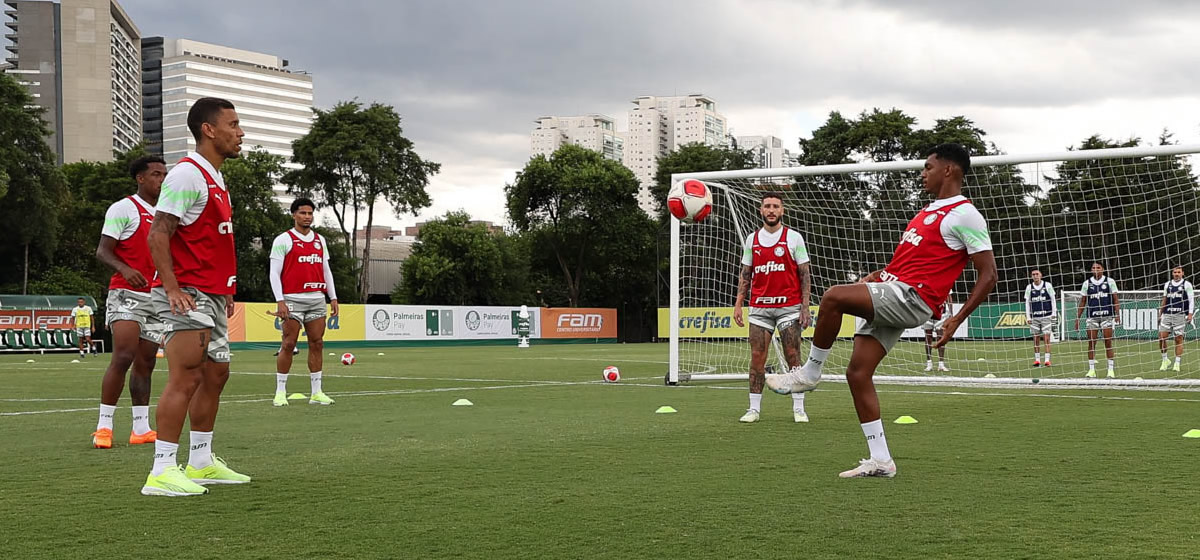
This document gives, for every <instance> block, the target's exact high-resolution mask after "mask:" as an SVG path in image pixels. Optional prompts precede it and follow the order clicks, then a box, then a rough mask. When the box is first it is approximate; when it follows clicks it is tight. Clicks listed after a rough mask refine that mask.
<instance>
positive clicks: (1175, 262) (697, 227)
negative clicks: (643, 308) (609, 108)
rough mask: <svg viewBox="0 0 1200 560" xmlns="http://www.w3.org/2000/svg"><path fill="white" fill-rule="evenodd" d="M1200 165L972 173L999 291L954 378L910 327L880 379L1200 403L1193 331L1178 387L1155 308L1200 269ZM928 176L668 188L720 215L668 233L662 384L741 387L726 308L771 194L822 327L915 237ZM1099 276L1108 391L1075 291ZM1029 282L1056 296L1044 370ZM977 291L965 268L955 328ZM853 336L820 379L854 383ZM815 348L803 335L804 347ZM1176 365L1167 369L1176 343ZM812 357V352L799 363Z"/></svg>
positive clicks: (1096, 158) (790, 176)
mask: <svg viewBox="0 0 1200 560" xmlns="http://www.w3.org/2000/svg"><path fill="white" fill-rule="evenodd" d="M1198 152H1200V146H1175V145H1166V146H1153V147H1136V148H1114V149H1100V150H1087V151H1082V150H1081V151H1068V152H1062V153H1055V154H1037V155H1028V156H1019V155H1018V156H1010V155H999V156H983V157H976V158H973V161H972V165H971V171H970V173H969V174H968V175H967V177H966V179H965V181H964V188H963V194H964V195H966V196H967V198H969V199H970V200H971V201H972V202H973V203H974V204H975V206H976V207H978V208H979V211H980V212H981V213H982V214H983V216H984V217H985V218H986V219H987V221H988V228H989V230H990V233H991V239H992V245H993V248H994V252H995V256H996V264H997V272H998V273H999V282H998V283H997V285H996V288H995V289H994V290H993V292H992V294H991V295H990V296H989V297H988V299H987V301H986V302H985V303H984V304H983V305H981V306H980V307H979V308H978V309H976V310H975V311H974V313H973V314H972V315H971V316H970V317H969V319H968V320H967V321H966V322H964V323H963V324H962V326H961V327H959V329H958V331H957V332H955V333H954V334H953V340H952V342H951V343H950V344H949V345H947V347H946V349H945V359H944V361H943V362H942V363H944V364H945V366H946V367H945V369H946V370H948V371H940V370H939V367H938V364H939V361H940V360H939V355H938V353H937V351H936V350H933V351H932V352H931V353H930V352H927V349H926V343H925V331H924V330H923V329H922V328H920V327H917V328H914V329H910V330H909V331H907V332H906V333H905V335H904V338H903V339H902V340H901V342H900V343H899V344H898V345H897V346H896V347H895V348H894V349H893V350H892V352H891V353H890V354H889V355H888V356H887V358H886V359H885V360H884V361H883V363H882V364H881V365H880V368H879V370H878V373H877V376H876V380H877V382H878V381H882V382H903V383H950V384H958V385H973V384H1033V383H1040V384H1042V385H1064V386H1075V385H1079V386H1111V387H1129V388H1132V387H1172V388H1184V387H1196V388H1200V347H1197V346H1196V345H1195V344H1194V341H1195V339H1196V338H1197V337H1198V336H1200V331H1198V330H1197V329H1195V328H1194V327H1193V326H1191V325H1189V326H1187V329H1186V333H1185V339H1186V340H1185V343H1184V346H1185V354H1184V356H1183V360H1182V362H1181V368H1180V370H1179V371H1174V369H1173V368H1171V367H1168V368H1167V370H1166V371H1160V365H1161V364H1162V361H1163V359H1162V354H1161V352H1160V347H1159V344H1160V343H1159V340H1158V325H1159V317H1158V315H1159V304H1160V303H1161V301H1162V294H1163V284H1164V283H1165V282H1166V281H1167V280H1168V279H1170V274H1171V268H1172V267H1173V266H1182V267H1184V270H1185V277H1187V276H1186V275H1187V274H1192V273H1194V272H1195V270H1194V269H1195V268H1196V266H1198V265H1200V222H1198V221H1197V220H1196V216H1198V215H1200V183H1198V182H1197V179H1196V177H1195V175H1194V174H1193V171H1192V167H1191V162H1192V157H1193V154H1195V153H1198ZM923 163H924V162H923V161H894V162H884V163H865V164H846V165H829V166H814V167H792V168H780V169H754V170H742V171H722V172H709V173H690V174H678V175H674V176H673V177H672V180H674V181H680V180H684V179H699V180H701V181H704V182H705V183H706V184H707V185H708V186H709V187H710V189H711V190H712V193H713V212H712V214H711V215H710V216H709V217H708V218H707V219H706V220H705V221H703V222H701V223H699V224H682V223H680V222H679V221H678V220H675V219H673V218H672V220H671V261H670V283H671V285H670V296H671V301H670V307H669V309H664V310H662V312H661V313H660V317H661V319H662V320H664V321H667V324H668V325H669V330H670V360H669V366H668V367H669V369H668V373H667V378H666V380H667V382H668V383H671V384H673V383H677V382H680V381H695V380H709V379H744V378H746V376H747V372H748V371H749V357H750V352H749V344H748V342H747V333H748V327H738V326H737V325H736V323H735V322H734V321H733V303H734V301H735V299H736V296H737V283H738V274H739V271H740V268H741V263H740V261H741V257H742V243H743V241H744V240H745V238H746V236H747V235H748V234H749V233H750V232H752V231H754V230H755V229H757V228H759V227H761V225H762V218H761V216H760V214H759V210H758V208H759V205H760V202H761V195H762V193H763V192H766V191H775V192H778V193H780V194H782V196H783V204H784V208H785V214H784V219H783V223H784V225H786V226H788V227H790V228H792V229H795V230H797V231H799V232H800V233H801V234H802V235H803V236H804V239H805V243H806V245H807V248H808V253H809V255H810V257H811V259H812V273H813V277H814V280H813V293H812V296H813V297H812V310H813V314H814V316H815V314H816V310H817V306H818V305H819V304H820V301H821V294H822V293H823V292H824V290H826V289H827V288H829V287H830V286H833V285H835V284H842V283H850V282H854V281H855V280H857V279H858V278H860V277H862V276H864V275H866V274H868V273H870V272H872V271H874V270H878V269H881V268H883V267H884V266H885V265H886V264H887V262H888V261H889V260H890V258H891V256H892V252H893V251H894V250H895V248H896V244H897V242H898V240H899V238H900V234H901V233H902V232H903V231H904V228H905V227H906V226H907V225H908V221H909V220H910V219H912V216H914V215H915V214H916V212H917V211H919V209H920V208H922V207H923V206H924V205H925V204H927V203H928V201H929V196H928V194H926V193H925V192H924V190H923V188H922V186H921V181H920V169H921V168H922V166H923ZM1096 261H1099V262H1101V263H1102V264H1103V265H1104V266H1105V267H1106V270H1107V275H1108V276H1109V277H1111V278H1112V279H1113V280H1114V281H1115V282H1116V285H1117V288H1118V290H1119V292H1120V293H1119V295H1118V297H1119V298H1120V318H1121V321H1120V323H1119V325H1117V326H1116V328H1115V329H1114V332H1113V335H1112V338H1111V341H1110V344H1111V346H1112V348H1113V352H1114V353H1115V357H1114V364H1115V368H1114V370H1115V374H1116V377H1115V378H1113V379H1107V378H1106V375H1105V374H1106V370H1107V358H1106V346H1105V341H1104V340H1103V331H1101V332H1100V333H1099V336H1098V337H1097V338H1098V340H1097V341H1096V342H1095V359H1096V364H1097V365H1096V371H1097V372H1098V378H1096V379H1088V378H1085V377H1084V374H1085V373H1086V372H1087V370H1088V346H1089V342H1088V335H1087V332H1086V315H1087V314H1086V313H1085V314H1084V319H1082V320H1081V321H1080V324H1079V327H1078V328H1076V327H1075V316H1076V312H1077V311H1078V305H1079V302H1080V288H1081V286H1082V285H1083V283H1084V281H1085V280H1086V279H1087V278H1088V277H1089V276H1091V266H1092V263H1093V262H1096ZM1033 269H1038V270H1040V271H1041V272H1042V274H1043V275H1044V277H1045V280H1046V281H1048V282H1050V283H1051V284H1052V285H1053V287H1054V289H1055V296H1056V297H1055V301H1056V304H1057V316H1056V324H1055V325H1054V327H1053V329H1054V334H1053V339H1052V342H1051V349H1050V352H1051V356H1052V358H1051V363H1052V365H1051V366H1050V367H1034V366H1033V362H1034V357H1035V356H1034V347H1033V337H1032V335H1031V334H1030V329H1029V326H1028V324H1027V322H1026V315H1025V301H1024V296H1025V287H1026V285H1028V284H1029V281H1030V272H1031V271H1032V270H1033ZM975 277H976V272H975V270H974V268H973V267H972V266H971V265H969V264H968V266H967V268H966V270H965V271H964V272H963V274H962V276H961V277H960V278H959V280H958V281H957V282H956V284H955V286H954V289H953V293H952V294H951V300H952V302H953V304H954V305H953V306H954V309H955V311H956V312H957V310H958V308H959V307H961V304H962V303H963V302H965V301H966V298H967V295H968V294H969V293H970V290H971V288H972V287H973V286H974V284H975ZM745 312H746V313H747V314H748V313H749V309H748V308H747V309H746V310H745ZM854 322H855V319H854V318H853V317H850V316H846V317H845V318H844V322H843V324H842V329H841V331H840V333H839V341H838V342H837V343H835V344H834V350H833V353H832V354H831V356H830V358H829V360H828V361H827V363H826V367H825V375H826V378H827V379H838V378H841V375H840V374H841V373H843V372H844V371H845V367H846V364H847V362H848V358H849V352H850V348H851V344H850V343H849V339H850V338H852V336H853V333H854V330H855V324H854ZM811 334H812V329H811V327H810V328H809V329H808V330H807V331H805V333H804V338H806V339H807V338H809V337H810V336H811ZM1040 350H1041V352H1042V353H1044V352H1046V349H1045V348H1041V349H1040ZM1168 352H1169V353H1170V358H1171V360H1172V362H1173V360H1174V355H1175V351H1174V337H1173V336H1172V338H1171V340H1170V342H1169V344H1168ZM771 354H772V356H771V357H770V358H769V360H768V364H772V365H774V367H783V366H784V364H783V363H782V359H781V357H780V352H779V347H778V345H777V344H776V345H774V346H773V348H772V351H771ZM807 355H808V344H807V343H806V344H804V345H803V348H801V356H802V357H807ZM927 356H929V357H928V358H927ZM1045 359H1046V358H1045V356H1044V354H1043V356H1042V360H1043V361H1045ZM930 362H932V364H931V365H932V366H933V367H932V368H928V367H927V365H928V364H930ZM1172 365H1173V364H1172ZM927 369H929V371H927Z"/></svg>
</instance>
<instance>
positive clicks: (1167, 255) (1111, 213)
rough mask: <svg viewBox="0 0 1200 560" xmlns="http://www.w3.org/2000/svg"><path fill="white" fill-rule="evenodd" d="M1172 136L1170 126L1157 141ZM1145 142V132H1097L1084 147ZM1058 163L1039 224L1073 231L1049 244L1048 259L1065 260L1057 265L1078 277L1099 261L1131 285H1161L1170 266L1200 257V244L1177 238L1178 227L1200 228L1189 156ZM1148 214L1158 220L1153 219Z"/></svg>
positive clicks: (1198, 189)
mask: <svg viewBox="0 0 1200 560" xmlns="http://www.w3.org/2000/svg"><path fill="white" fill-rule="evenodd" d="M1170 140H1171V135H1170V133H1168V132H1166V131H1164V132H1163V134H1162V135H1161V136H1160V137H1159V138H1158V143H1159V144H1160V145H1165V144H1170V143H1171V142H1170ZM1139 145H1142V141H1141V140H1140V139H1138V138H1130V139H1128V140H1125V141H1114V140H1109V139H1106V138H1102V137H1100V136H1099V135H1093V136H1091V137H1088V138H1086V139H1085V140H1083V142H1081V143H1080V144H1079V146H1078V148H1077V149H1079V150H1097V149H1104V148H1129V147H1135V146H1139ZM1055 169H1056V173H1055V176H1053V177H1047V179H1048V180H1049V182H1050V184H1051V185H1052V187H1051V189H1050V191H1049V192H1048V193H1047V194H1046V197H1045V200H1044V201H1043V202H1042V204H1041V208H1042V210H1043V211H1044V216H1045V220H1044V222H1043V223H1042V224H1041V225H1040V229H1038V231H1040V232H1042V234H1043V235H1053V234H1047V233H1046V232H1070V235H1069V236H1067V237H1066V238H1065V239H1060V240H1059V241H1058V242H1057V243H1054V244H1050V246H1049V247H1048V248H1046V249H1044V250H1043V253H1048V254H1046V257H1048V258H1049V261H1048V262H1050V263H1059V264H1060V266H1062V267H1063V269H1062V270H1059V271H1054V272H1056V273H1061V274H1063V275H1064V276H1065V275H1066V273H1074V274H1079V275H1080V276H1079V277H1076V280H1077V279H1078V278H1081V277H1082V276H1083V275H1085V274H1087V271H1088V270H1090V265H1091V263H1092V261H1096V260H1099V261H1102V262H1103V263H1104V265H1105V266H1106V267H1107V268H1108V270H1109V271H1111V272H1112V274H1113V276H1114V277H1115V278H1117V279H1118V280H1119V281H1120V282H1121V283H1122V285H1123V286H1126V288H1124V289H1154V288H1157V287H1159V286H1161V285H1162V279H1163V278H1164V277H1165V276H1166V274H1167V273H1168V271H1169V269H1170V267H1171V266H1174V265H1180V264H1181V265H1183V266H1187V265H1188V264H1189V263H1195V262H1196V261H1197V260H1198V259H1200V247H1194V246H1192V244H1188V243H1180V242H1178V240H1176V239H1174V238H1173V237H1172V234H1173V233H1174V232H1189V231H1195V221H1196V220H1195V217H1196V215H1197V211H1200V184H1198V183H1197V181H1196V178H1195V176H1194V175H1193V173H1192V169H1191V166H1190V165H1188V164H1187V162H1186V160H1184V159H1182V158H1178V157H1172V156H1166V157H1151V158H1127V159H1120V160H1112V159H1109V160H1090V159H1085V160H1076V161H1067V162H1062V163H1060V164H1058V165H1057V166H1056V168H1055ZM1151 186H1153V189H1152V188H1151ZM1147 216H1150V217H1152V218H1151V219H1152V220H1153V221H1152V222H1148V221H1147V220H1146V217H1147ZM1031 229H1034V228H1031ZM1068 266H1069V267H1071V268H1069V269H1068V268H1066V267H1068ZM1073 281H1074V280H1072V282H1073ZM1067 285H1068V286H1070V285H1072V284H1071V283H1067Z"/></svg>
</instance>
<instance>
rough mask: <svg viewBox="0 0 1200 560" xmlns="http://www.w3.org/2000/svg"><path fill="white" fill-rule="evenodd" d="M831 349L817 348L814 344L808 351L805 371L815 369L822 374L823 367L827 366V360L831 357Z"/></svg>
mask: <svg viewBox="0 0 1200 560" xmlns="http://www.w3.org/2000/svg"><path fill="white" fill-rule="evenodd" d="M829 350H830V349H829V348H817V346H816V345H815V344H814V345H813V346H812V349H811V350H809V351H808V361H807V362H805V364H804V369H807V370H812V369H815V370H816V371H817V372H818V373H820V372H821V367H822V366H824V365H825V359H826V358H828V357H829Z"/></svg>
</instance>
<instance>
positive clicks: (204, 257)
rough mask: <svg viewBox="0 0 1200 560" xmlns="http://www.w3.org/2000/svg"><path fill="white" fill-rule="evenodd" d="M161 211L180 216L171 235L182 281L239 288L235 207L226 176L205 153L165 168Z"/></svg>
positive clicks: (212, 289) (226, 290) (206, 288)
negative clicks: (235, 246) (165, 176)
mask: <svg viewBox="0 0 1200 560" xmlns="http://www.w3.org/2000/svg"><path fill="white" fill-rule="evenodd" d="M158 211H160V212H164V213H167V214H171V215H172V216H178V217H179V228H178V229H176V230H175V235H173V236H171V261H172V263H173V265H174V266H173V269H174V272H175V278H176V279H177V280H178V281H179V285H180V286H181V287H192V288H196V289H198V290H200V291H202V292H206V293H210V294H220V295H230V294H234V293H236V292H237V251H236V249H235V248H234V245H233V207H232V205H231V204H230V201H229V190H228V189H226V188H225V180H224V178H222V177H221V174H220V173H219V172H218V171H217V170H216V169H214V168H213V167H212V164H210V163H209V162H208V160H206V159H204V157H203V156H201V155H200V154H197V153H195V152H191V153H189V154H188V156H187V157H185V158H183V159H181V160H179V163H178V164H177V165H176V166H175V167H174V168H173V169H171V172H170V173H167V178H166V180H164V181H163V185H162V192H161V193H160V194H159V197H158Z"/></svg>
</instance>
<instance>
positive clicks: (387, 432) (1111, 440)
mask: <svg viewBox="0 0 1200 560" xmlns="http://www.w3.org/2000/svg"><path fill="white" fill-rule="evenodd" d="M846 346H848V345H847V344H845V343H844V342H842V343H839V347H840V348H844V347H846ZM1150 350H1151V352H1150V354H1151V357H1156V351H1155V350H1153V348H1151V349H1150ZM335 351H336V352H338V353H339V354H340V352H341V351H340V350H335ZM964 351H965V350H964ZM354 352H355V354H356V355H357V356H358V358H359V362H358V364H356V365H354V366H352V367H345V366H342V365H340V364H338V363H336V362H334V360H335V358H333V357H326V367H325V371H326V374H325V375H326V378H325V389H326V392H327V393H328V394H330V396H332V397H333V398H335V399H337V404H336V405H334V406H330V407H318V406H310V405H308V404H306V403H307V401H293V404H292V405H291V406H288V407H286V408H273V407H272V406H271V394H272V392H273V390H274V378H273V372H274V360H273V358H272V357H271V352H270V351H264V350H243V351H237V352H236V353H235V356H234V358H233V359H234V362H233V371H234V374H233V375H232V377H231V380H230V382H229V384H228V386H227V388H226V391H225V397H224V401H223V404H222V407H221V412H220V416H219V418H218V421H217V427H216V432H215V438H214V449H215V451H216V453H217V455H220V456H222V457H224V458H225V459H226V460H227V461H228V462H229V464H230V465H231V466H232V467H234V468H235V469H237V470H239V471H241V472H244V473H246V474H249V475H251V476H253V477H254V482H253V483H251V484H248V485H244V486H232V487H215V488H212V491H211V493H210V494H208V495H206V496H200V497H194V498H178V499H168V498H151V497H144V496H141V495H140V494H139V493H138V490H139V488H140V487H141V484H142V482H143V481H144V479H145V476H146V474H147V472H148V471H149V468H150V463H151V454H152V446H137V447H130V446H129V445H127V444H126V443H124V439H123V436H124V434H126V433H128V430H129V426H130V413H129V408H128V404H129V403H128V395H123V397H122V400H121V403H120V408H119V409H118V410H117V415H116V427H115V434H116V437H115V438H114V440H115V446H114V448H113V449H111V450H95V449H91V447H90V437H89V434H90V432H91V431H92V430H93V428H94V426H95V422H96V414H97V413H96V404H97V398H98V393H99V386H100V377H101V375H102V372H103V369H104V367H105V365H107V355H105V356H102V357H101V358H98V359H97V358H89V359H87V360H86V361H85V362H83V363H78V364H72V363H70V361H71V360H72V359H73V358H74V356H72V355H70V354H64V355H54V356H51V355H46V356H29V355H4V356H0V444H2V446H3V447H2V452H0V476H2V477H3V481H2V482H0V550H3V551H4V553H3V555H4V556H5V557H6V558H21V559H29V558H103V559H116V558H227V559H233V558H319V557H324V558H588V559H592V558H622V559H625V558H655V559H669V558H847V557H857V558H965V557H971V558H1068V557H1069V558H1087V557H1098V558H1126V557H1155V558H1194V557H1195V554H1196V551H1197V550H1200V537H1198V536H1197V532H1196V524H1195V523H1196V512H1197V511H1198V509H1197V507H1198V506H1197V504H1200V482H1198V480H1197V476H1196V474H1197V472H1200V471H1198V469H1197V464H1198V462H1197V457H1200V440H1198V439H1185V438H1182V437H1180V436H1181V435H1182V434H1183V433H1184V432H1185V431H1187V430H1188V429H1192V428H1200V393H1195V392H1166V391H1114V390H1090V391H1089V390H1074V391H1053V390H1047V389H1036V390H1035V389H1018V388H1012V389H995V388H990V389H985V388H979V389H965V390H964V389H950V388H947V389H941V388H931V387H911V386H910V387H905V386H895V385H881V386H880V398H881V400H882V405H883V412H884V419H885V421H886V422H890V421H891V420H893V419H895V418H896V417H897V416H899V415H902V414H903V415H911V416H914V417H916V418H917V419H918V420H919V421H920V423H919V424H915V425H907V426H898V425H893V424H890V423H889V424H888V425H887V436H888V441H889V443H890V444H891V448H892V451H893V453H894V455H895V457H896V461H897V464H898V466H899V469H900V470H899V475H898V477H897V478H895V479H892V480H874V479H867V480H841V479H838V478H837V473H838V472H839V471H841V470H843V469H846V468H849V467H851V466H853V465H854V464H855V463H856V461H857V460H858V459H859V458H861V457H864V456H865V455H866V452H867V450H866V444H865V442H864V441H863V437H862V433H861V431H860V429H859V426H858V422H857V419H856V418H855V414H854V410H853V406H852V404H851V401H850V396H849V393H848V391H847V389H846V386H845V385H844V384H841V383H825V384H823V385H822V386H821V387H820V388H819V389H818V390H817V391H816V392H815V393H812V394H810V395H809V397H808V412H809V415H810V417H811V418H812V422H811V423H809V424H794V423H793V422H792V420H791V413H790V412H791V411H790V399H788V398H785V397H781V396H777V395H773V394H768V395H766V396H765V397H764V403H763V420H762V421H761V422H760V423H758V424H753V425H743V424H739V423H738V422H737V419H738V417H739V416H740V415H741V414H742V412H743V411H744V409H745V408H746V389H745V385H744V383H741V382H721V383H703V384H701V383H694V384H689V385H686V386H681V387H665V386H663V383H662V378H663V373H664V371H665V361H666V355H667V346H666V345H663V344H659V345H652V344H642V345H544V346H534V347H533V348H530V349H525V350H519V349H517V348H515V347H498V346H489V347H439V348H381V349H355V350H354ZM377 352H384V353H385V355H384V356H378V355H376V354H377ZM30 358H32V359H34V360H35V363H32V364H30V363H26V362H25V360H27V359H30ZM298 358H301V359H297V360H296V367H295V368H294V371H303V368H304V366H303V365H302V364H303V360H302V358H303V355H302V356H299V357H298ZM920 358H921V360H922V361H923V356H921V357H920ZM1065 358H1066V356H1065V355H1064V361H1065ZM967 359H969V358H968V357H960V360H963V361H962V363H964V364H965V363H967V362H966V361H965V360H967ZM331 362H332V363H331ZM1151 362H1153V360H1151ZM606 365H617V366H620V368H621V372H622V376H623V379H622V381H621V383H619V384H604V383H602V382H600V371H601V369H602V368H603V367H604V366H606ZM1151 365H1153V364H1151ZM159 367H160V370H159V372H158V373H156V375H155V380H154V389H153V394H154V395H157V394H158V393H159V392H160V390H161V388H162V385H163V383H164V381H165V367H166V363H165V361H160V363H159ZM1064 367H1066V366H1065V365H1064ZM1132 367H1133V366H1132V365H1131V366H1129V368H1130V369H1131V368H1132ZM1078 373H1081V371H1080V372H1078ZM1128 374H1129V375H1133V372H1132V371H1129V372H1128ZM289 389H290V391H291V392H304V393H307V392H308V380H307V376H306V375H293V377H292V379H291V383H290V386H289ZM459 398H467V399H470V400H471V401H473V402H474V403H475V405H474V406H472V407H455V406H451V405H450V403H452V402H454V401H455V400H456V399H459ZM662 405H671V406H673V407H674V408H676V409H678V411H679V412H678V413H676V414H654V410H655V409H656V408H658V407H659V406H662ZM185 440H186V431H185ZM180 458H181V460H185V459H186V451H183V450H181V453H180Z"/></svg>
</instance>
